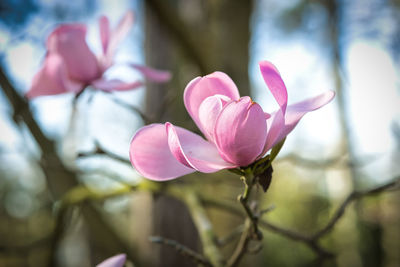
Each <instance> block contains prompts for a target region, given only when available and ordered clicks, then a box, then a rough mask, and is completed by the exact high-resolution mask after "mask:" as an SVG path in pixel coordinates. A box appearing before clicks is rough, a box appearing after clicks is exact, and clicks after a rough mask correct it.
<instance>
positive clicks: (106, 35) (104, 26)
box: [99, 16, 110, 54]
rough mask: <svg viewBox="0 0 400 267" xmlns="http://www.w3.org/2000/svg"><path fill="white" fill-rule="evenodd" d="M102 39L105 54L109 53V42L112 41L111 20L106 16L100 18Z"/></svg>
mask: <svg viewBox="0 0 400 267" xmlns="http://www.w3.org/2000/svg"><path fill="white" fill-rule="evenodd" d="M99 29H100V39H101V46H102V48H103V54H106V53H107V48H108V43H109V41H110V21H109V20H108V18H107V17H106V16H101V17H100V19H99Z"/></svg>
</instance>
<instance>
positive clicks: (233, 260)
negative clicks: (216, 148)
mask: <svg viewBox="0 0 400 267" xmlns="http://www.w3.org/2000/svg"><path fill="white" fill-rule="evenodd" d="M240 179H241V180H242V181H243V184H244V191H243V194H241V195H239V196H238V200H239V202H240V204H242V206H243V208H244V210H245V211H246V215H247V218H246V220H245V222H244V230H243V233H242V235H241V237H240V240H239V242H238V244H237V246H236V248H235V251H234V252H233V254H232V256H231V257H230V258H229V260H228V263H227V266H229V267H233V266H236V265H237V264H239V262H240V260H241V259H242V257H243V256H244V254H245V253H246V252H247V251H248V245H249V243H250V241H251V240H257V241H261V240H262V238H263V236H262V233H261V231H260V230H259V229H258V217H259V216H258V215H256V214H254V212H253V209H252V208H251V207H250V206H249V204H248V202H249V199H250V195H251V191H252V189H253V187H254V185H255V184H256V179H257V177H255V176H254V174H253V170H252V169H250V168H248V169H246V170H245V175H244V176H242V177H240Z"/></svg>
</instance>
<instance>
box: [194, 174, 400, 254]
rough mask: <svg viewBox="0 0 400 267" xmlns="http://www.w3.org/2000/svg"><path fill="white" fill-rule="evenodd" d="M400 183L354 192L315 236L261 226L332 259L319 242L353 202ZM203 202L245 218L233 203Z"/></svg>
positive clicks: (398, 179) (394, 181) (264, 223)
mask: <svg viewBox="0 0 400 267" xmlns="http://www.w3.org/2000/svg"><path fill="white" fill-rule="evenodd" d="M399 183H400V177H395V178H394V179H392V180H391V181H390V182H387V183H385V184H383V185H380V186H377V187H375V188H372V189H369V190H364V191H354V192H353V193H351V194H350V195H349V196H348V197H347V198H346V199H345V200H344V201H343V203H342V204H341V205H340V206H339V208H338V209H337V210H336V212H335V213H334V215H333V216H332V218H331V219H330V220H329V221H328V223H327V224H326V225H325V226H324V227H322V228H321V229H320V230H319V231H317V232H316V233H315V234H313V235H305V234H301V233H298V232H296V231H293V230H291V229H286V228H283V227H280V226H277V225H275V224H273V223H271V222H268V221H267V220H262V219H259V225H260V226H261V227H263V228H264V229H266V230H269V231H272V232H275V233H277V234H279V235H281V236H284V237H286V238H289V239H292V240H294V241H298V242H302V243H304V244H306V245H307V246H308V247H309V248H311V249H312V250H313V251H314V252H315V253H316V254H317V255H318V256H319V257H322V258H326V257H332V256H333V254H332V253H331V252H329V251H327V250H325V249H324V248H322V247H321V245H320V244H319V240H320V239H321V238H322V237H324V236H325V235H327V234H328V233H329V232H330V231H331V230H332V229H333V227H334V226H335V225H336V223H337V222H338V221H339V219H340V218H341V217H342V216H343V214H344V212H345V210H346V208H347V206H348V205H349V204H351V203H352V202H353V201H355V200H358V199H360V198H363V197H366V196H371V195H375V194H378V193H382V192H386V191H388V190H389V189H397V187H398V186H399ZM202 202H203V203H204V204H205V205H207V206H213V207H216V208H219V209H222V210H226V211H228V212H230V213H231V214H233V215H237V216H240V217H243V216H244V213H243V211H242V210H241V209H239V208H238V207H236V206H234V205H232V204H231V203H228V202H223V201H220V200H215V199H211V198H207V197H205V196H202Z"/></svg>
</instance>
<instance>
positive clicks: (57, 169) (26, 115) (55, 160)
mask: <svg viewBox="0 0 400 267" xmlns="http://www.w3.org/2000/svg"><path fill="white" fill-rule="evenodd" d="M0 86H1V88H2V89H3V91H4V93H5V95H6V97H7V99H8V101H9V102H10V104H11V106H12V107H13V110H14V111H13V119H14V121H15V122H16V123H19V122H20V121H23V122H24V123H25V124H26V125H27V127H28V129H29V130H30V132H31V133H32V136H33V137H34V139H35V141H36V142H37V144H38V145H39V147H40V149H41V151H42V160H41V166H42V168H43V171H44V173H45V177H46V181H47V183H48V186H49V189H50V191H51V192H52V193H53V195H54V197H55V199H60V198H61V197H62V196H63V195H64V193H66V192H67V191H68V190H70V189H71V188H74V187H75V186H76V185H77V184H78V181H79V179H78V177H77V174H76V173H74V172H72V171H71V170H69V169H68V168H67V167H66V166H65V165H64V164H63V162H62V160H61V159H60V157H59V156H58V155H57V152H56V149H55V145H54V142H53V141H52V140H50V139H48V138H47V137H46V136H45V135H44V134H43V132H42V130H41V129H40V127H39V125H38V124H37V122H36V121H35V119H34V118H33V116H32V113H31V112H30V110H29V104H28V102H27V101H26V100H25V99H24V98H23V97H21V96H20V95H19V94H18V93H17V90H15V88H14V87H13V86H12V85H11V83H10V82H9V80H8V78H7V76H6V75H5V73H4V71H3V69H2V68H1V67H0ZM82 210H83V214H84V216H85V219H88V218H93V216H95V217H97V218H98V220H92V221H91V222H92V223H97V227H99V229H101V231H102V232H107V233H109V235H108V238H109V239H110V240H112V241H114V242H115V243H116V244H118V245H119V249H120V250H121V251H124V252H125V253H126V254H127V256H128V258H130V259H131V260H132V261H134V259H135V256H134V254H133V253H132V252H131V250H130V249H128V248H127V246H126V245H125V244H124V243H123V242H122V241H121V240H120V239H119V237H118V236H117V235H116V233H115V232H114V230H113V229H112V228H111V227H110V226H109V225H108V224H107V223H105V222H104V221H103V220H102V217H101V215H100V214H99V212H98V211H97V210H96V209H95V207H94V206H92V205H91V204H90V203H88V204H87V205H83V206H82ZM88 214H90V215H91V216H88ZM62 217H64V216H62ZM60 219H62V220H57V221H58V222H59V223H60V224H63V223H65V222H64V219H65V218H60ZM92 225H93V224H92ZM61 226H62V225H60V228H57V227H56V229H58V230H57V231H60V232H57V233H55V236H56V238H57V239H53V244H54V245H53V247H57V246H58V243H59V240H58V237H61V236H62V231H64V227H61ZM55 250H56V248H54V249H53V252H55ZM51 257H52V259H51V265H52V264H53V263H54V261H55V257H56V255H55V254H52V255H51ZM52 266H53V265H52Z"/></svg>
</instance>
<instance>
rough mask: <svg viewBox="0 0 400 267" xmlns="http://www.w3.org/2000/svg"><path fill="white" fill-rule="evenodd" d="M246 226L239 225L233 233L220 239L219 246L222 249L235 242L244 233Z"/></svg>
mask: <svg viewBox="0 0 400 267" xmlns="http://www.w3.org/2000/svg"><path fill="white" fill-rule="evenodd" d="M243 229H244V225H239V226H238V227H236V228H235V229H234V230H233V231H232V232H231V233H229V234H228V235H227V236H225V237H223V238H220V239H218V240H217V244H218V246H220V247H223V246H225V245H227V244H229V243H230V242H232V241H233V240H235V239H236V238H237V237H238V236H239V235H240V234H242V233H243Z"/></svg>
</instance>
